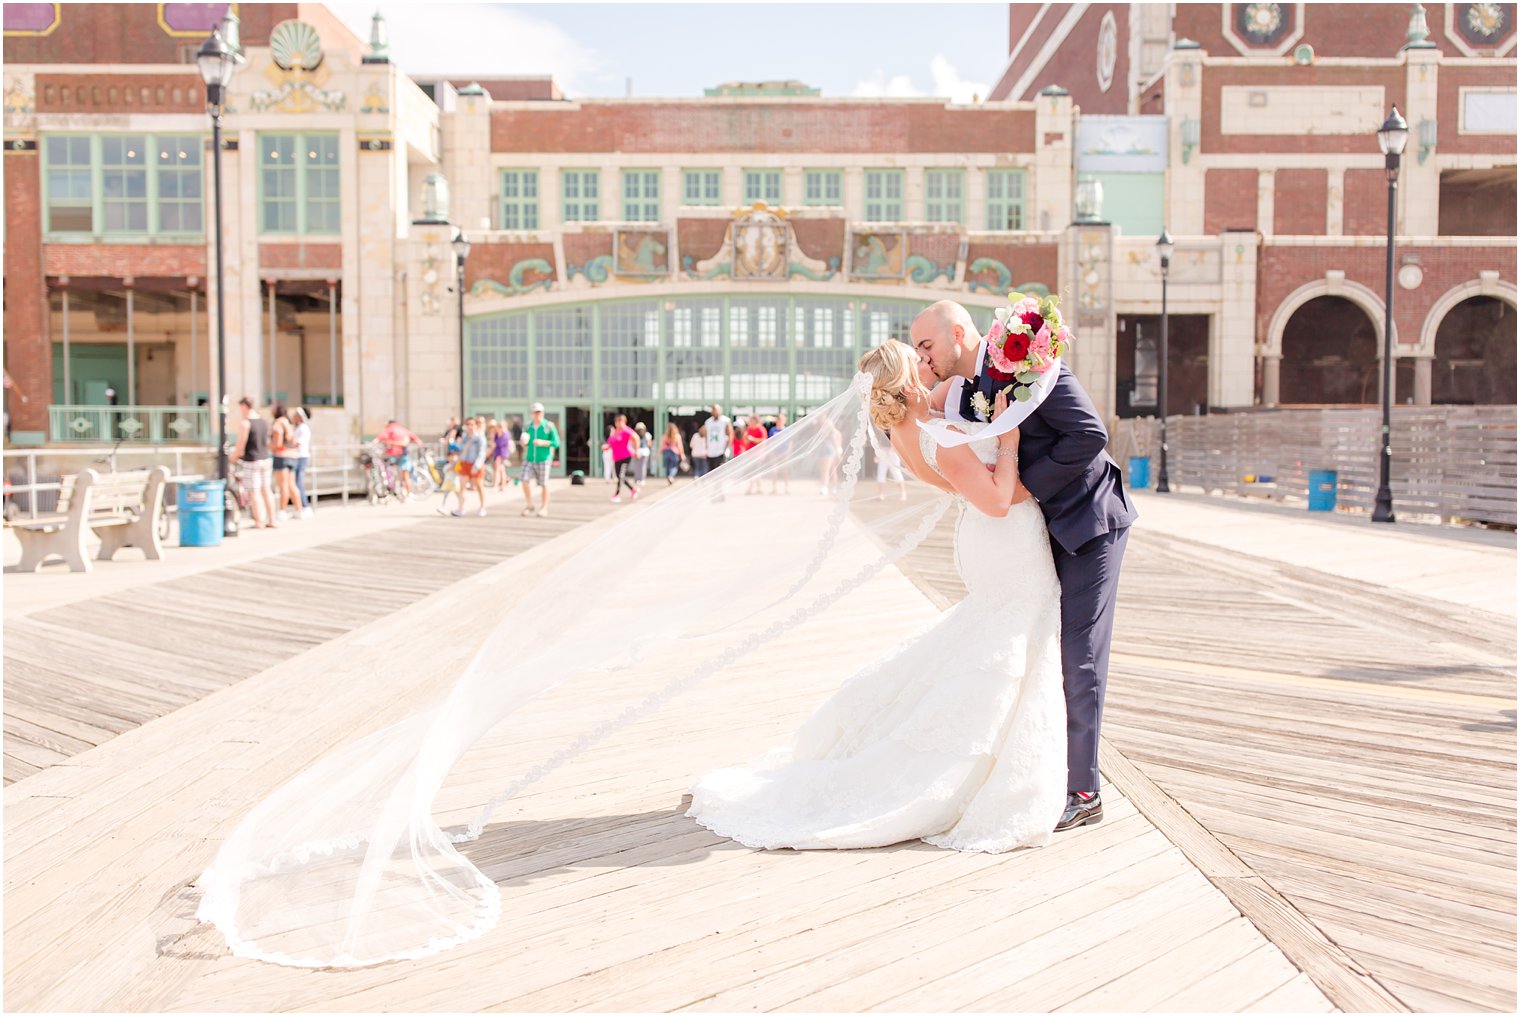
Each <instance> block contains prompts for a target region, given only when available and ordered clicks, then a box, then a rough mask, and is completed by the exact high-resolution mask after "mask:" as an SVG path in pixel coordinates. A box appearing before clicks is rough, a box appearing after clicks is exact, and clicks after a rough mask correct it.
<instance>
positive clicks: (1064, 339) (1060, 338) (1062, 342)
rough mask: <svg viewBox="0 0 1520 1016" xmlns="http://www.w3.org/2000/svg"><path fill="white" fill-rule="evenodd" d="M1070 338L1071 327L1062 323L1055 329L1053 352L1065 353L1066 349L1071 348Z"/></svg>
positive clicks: (1063, 354) (1058, 354)
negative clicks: (1054, 347)
mask: <svg viewBox="0 0 1520 1016" xmlns="http://www.w3.org/2000/svg"><path fill="white" fill-rule="evenodd" d="M1071 338H1072V336H1071V329H1070V328H1067V327H1066V326H1065V325H1062V326H1061V327H1060V329H1059V330H1057V332H1056V349H1055V354H1056V355H1057V356H1065V355H1066V351H1067V350H1068V349H1070V348H1071Z"/></svg>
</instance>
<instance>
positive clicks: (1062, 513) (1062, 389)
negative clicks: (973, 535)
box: [962, 363, 1139, 553]
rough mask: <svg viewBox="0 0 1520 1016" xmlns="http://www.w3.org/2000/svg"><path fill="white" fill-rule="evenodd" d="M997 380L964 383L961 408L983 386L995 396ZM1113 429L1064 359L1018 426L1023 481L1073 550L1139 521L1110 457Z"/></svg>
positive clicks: (1055, 534)
mask: <svg viewBox="0 0 1520 1016" xmlns="http://www.w3.org/2000/svg"><path fill="white" fill-rule="evenodd" d="M996 387H1000V384H999V383H998V382H994V381H992V379H990V378H988V377H986V376H985V375H978V376H977V377H976V378H975V379H974V381H973V382H972V383H971V384H967V385H963V386H962V395H963V402H965V403H967V405H966V406H965V408H964V409H963V410H962V413H963V415H966V416H967V418H968V419H974V417H971V416H970V415H969V397H970V394H971V393H972V392H973V391H977V390H980V391H982V392H983V393H984V394H986V395H987V397H988V400H989V401H990V400H991V398H992V395H991V392H992V390H993V389H994V388H996ZM1107 447H1108V430H1107V429H1106V428H1105V427H1104V426H1103V420H1102V418H1101V417H1099V416H1098V410H1097V408H1096V407H1094V406H1093V404H1092V400H1091V399H1089V398H1088V397H1087V392H1086V391H1085V390H1084V389H1083V388H1082V386H1081V385H1080V384H1078V383H1077V379H1076V377H1075V376H1074V375H1073V374H1072V372H1071V371H1070V370H1069V369H1068V368H1067V366H1066V364H1064V363H1063V364H1061V373H1060V374H1059V375H1058V376H1057V377H1056V380H1055V384H1054V386H1053V387H1052V388H1051V390H1050V394H1049V395H1047V396H1046V397H1045V401H1044V402H1042V403H1041V404H1040V407H1039V408H1038V409H1036V410H1035V411H1034V413H1033V414H1031V415H1030V417H1029V418H1028V419H1027V420H1025V421H1024V422H1023V423H1022V424H1021V425H1020V426H1019V482H1021V483H1023V485H1024V486H1025V487H1027V488H1029V491H1030V493H1032V494H1033V495H1034V496H1035V498H1036V500H1038V501H1039V503H1040V510H1041V511H1043V512H1044V513H1045V522H1046V525H1047V526H1048V528H1049V529H1050V537H1051V539H1053V540H1055V541H1056V542H1057V543H1059V544H1060V545H1061V546H1062V547H1064V548H1065V549H1066V550H1067V551H1068V552H1071V553H1075V552H1076V550H1077V548H1078V547H1080V546H1082V545H1083V544H1084V543H1086V542H1088V541H1089V540H1091V539H1093V538H1095V537H1098V536H1102V535H1103V534H1104V533H1108V532H1112V531H1113V530H1116V529H1123V528H1124V527H1125V526H1128V525H1129V524H1130V523H1132V522H1134V521H1135V519H1136V518H1137V517H1138V515H1139V513H1138V512H1136V511H1135V506H1134V503H1133V502H1132V501H1130V499H1129V495H1128V494H1126V493H1125V492H1124V481H1123V477H1122V475H1121V473H1120V471H1119V466H1118V465H1117V464H1116V463H1115V462H1114V460H1113V459H1112V458H1110V457H1109V454H1108V451H1107Z"/></svg>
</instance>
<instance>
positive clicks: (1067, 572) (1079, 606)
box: [1051, 526, 1129, 792]
mask: <svg viewBox="0 0 1520 1016" xmlns="http://www.w3.org/2000/svg"><path fill="white" fill-rule="evenodd" d="M1128 541H1129V527H1128V526H1126V527H1124V528H1123V529H1118V530H1114V531H1112V532H1108V533H1104V534H1103V535H1102V536H1098V537H1095V538H1093V539H1091V540H1089V541H1087V542H1086V543H1084V544H1083V545H1082V546H1080V547H1078V548H1077V550H1076V552H1075V553H1072V552H1070V551H1067V550H1066V548H1064V547H1062V546H1061V545H1060V544H1059V543H1056V542H1055V541H1053V540H1052V541H1051V550H1052V553H1053V554H1054V556H1055V563H1056V576H1057V577H1058V578H1059V579H1060V580H1061V671H1062V674H1063V676H1064V679H1065V686H1066V789H1067V790H1081V791H1086V792H1091V791H1096V790H1097V789H1098V733H1099V731H1100V729H1101V727H1102V724H1103V693H1104V692H1105V691H1106V690H1107V688H1108V651H1109V644H1110V642H1111V641H1112V640H1113V635H1114V604H1115V601H1116V600H1117V599H1118V593H1119V564H1120V562H1121V561H1122V560H1123V558H1124V546H1125V544H1126V543H1127V542H1128Z"/></svg>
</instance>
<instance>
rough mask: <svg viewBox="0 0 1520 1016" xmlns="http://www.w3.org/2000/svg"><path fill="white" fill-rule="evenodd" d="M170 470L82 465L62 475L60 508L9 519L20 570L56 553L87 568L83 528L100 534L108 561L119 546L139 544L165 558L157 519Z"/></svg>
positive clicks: (79, 568)
mask: <svg viewBox="0 0 1520 1016" xmlns="http://www.w3.org/2000/svg"><path fill="white" fill-rule="evenodd" d="M168 480H169V470H168V468H167V467H165V466H159V467H158V468H156V469H153V470H146V469H142V470H134V471H132V472H128V473H107V474H105V475H104V476H101V475H100V474H99V473H97V472H95V470H93V469H86V470H84V471H83V472H81V473H76V474H75V475H73V476H65V477H64V478H63V481H62V483H61V484H60V489H59V491H58V510H57V511H56V512H55V513H54V514H51V515H46V516H43V517H41V518H36V519H21V520H18V521H16V522H13V523H11V528H12V529H14V530H15V531H16V537H17V538H18V539H19V540H20V541H21V564H20V569H21V570H22V571H27V572H35V571H37V570H38V569H39V568H41V567H42V564H43V562H44V561H46V560H47V559H48V558H50V557H52V556H53V555H55V554H56V555H57V556H59V557H61V558H63V560H64V561H65V562H66V563H67V564H68V566H69V570H70V571H82V572H87V571H89V570H90V568H91V565H90V560H89V558H88V557H87V556H86V554H85V546H84V537H85V530H86V529H92V530H94V531H95V533H96V535H98V536H99V537H100V554H99V558H100V560H102V561H109V560H111V558H112V557H113V556H114V555H115V554H116V552H117V551H118V550H120V549H121V548H123V547H138V548H140V549H141V550H142V552H143V554H144V555H146V557H147V558H148V560H150V561H159V560H162V559H163V556H164V550H163V545H162V544H160V543H159V539H158V524H159V518H160V516H162V514H163V511H164V484H165V483H167V482H168Z"/></svg>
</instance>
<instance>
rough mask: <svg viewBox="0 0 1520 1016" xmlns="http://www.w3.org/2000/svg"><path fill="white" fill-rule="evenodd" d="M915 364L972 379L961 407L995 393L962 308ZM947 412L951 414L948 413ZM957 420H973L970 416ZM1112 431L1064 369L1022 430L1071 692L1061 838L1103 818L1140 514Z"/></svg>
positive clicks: (923, 332)
mask: <svg viewBox="0 0 1520 1016" xmlns="http://www.w3.org/2000/svg"><path fill="white" fill-rule="evenodd" d="M909 334H910V336H911V338H912V341H913V348H914V349H915V350H917V352H918V358H919V359H920V360H921V361H922V362H923V363H924V364H925V365H927V366H928V368H929V369H930V370H931V371H932V372H933V373H934V376H935V377H937V378H939V379H940V380H941V381H944V380H948V379H949V378H950V377H952V376H955V375H960V376H961V377H965V378H970V379H971V382H972V383H971V384H968V385H965V386H964V388H963V391H964V397H965V398H966V399H969V398H970V396H971V394H973V393H974V392H976V391H981V392H982V393H983V394H984V395H986V396H987V398H988V399H989V400H990V399H991V398H992V395H993V392H992V388H993V387H994V385H993V382H992V380H991V379H990V378H986V377H984V376H983V372H982V365H983V363H984V362H985V359H986V349H987V347H986V345H985V344H984V343H983V341H982V337H981V335H980V334H979V333H978V332H977V330H976V325H975V324H974V323H973V322H972V320H971V315H970V314H969V313H967V311H966V308H964V307H962V306H961V305H960V304H958V303H956V302H954V301H953V300H940V301H939V302H938V303H934V304H931V305H929V307H927V308H926V309H925V310H924V311H923V312H922V313H920V314H919V315H918V317H917V318H915V319H914V321H913V326H912V329H911V331H910V333H909ZM945 408H946V410H947V411H951V410H955V409H956V407H954V406H946V407H945ZM961 415H962V416H963V417H965V418H966V419H974V418H975V417H974V416H972V414H971V413H970V411H969V410H968V409H966V408H964V407H962V409H961ZM1107 445H1108V431H1107V430H1105V429H1104V427H1103V421H1102V419H1100V418H1099V416H1098V411H1097V410H1096V409H1095V408H1094V407H1093V404H1092V400H1091V399H1089V398H1088V397H1087V393H1086V392H1085V391H1083V390H1082V386H1081V385H1080V384H1078V383H1077V379H1076V377H1075V376H1073V375H1072V373H1071V371H1070V370H1069V369H1068V368H1067V366H1066V364H1064V363H1063V364H1061V372H1060V374H1059V376H1058V377H1057V378H1056V380H1055V383H1054V385H1053V386H1052V387H1051V389H1050V394H1049V395H1047V396H1046V397H1045V401H1044V402H1042V403H1041V404H1040V407H1039V408H1038V409H1036V410H1035V411H1034V413H1033V415H1031V416H1030V417H1029V419H1027V420H1025V421H1024V422H1023V424H1022V425H1020V427H1019V482H1020V483H1021V484H1023V485H1024V486H1025V487H1026V488H1027V489H1028V490H1029V492H1030V493H1031V494H1033V495H1034V498H1035V500H1036V501H1038V502H1039V504H1040V510H1041V511H1043V512H1044V513H1045V524H1046V527H1047V528H1048V529H1049V530H1050V549H1051V552H1052V554H1053V555H1054V556H1055V563H1056V575H1057V576H1058V577H1059V578H1060V580H1061V670H1062V673H1063V676H1064V679H1065V685H1066V791H1067V793H1066V811H1065V813H1064V814H1062V816H1061V821H1060V822H1059V823H1058V824H1057V825H1056V832H1061V831H1062V830H1065V829H1072V828H1075V827H1076V826H1080V825H1090V824H1092V823H1095V822H1098V821H1100V820H1101V819H1102V818H1103V802H1102V800H1101V799H1100V798H1099V796H1098V732H1099V728H1100V726H1101V724H1102V722H1103V692H1104V689H1105V688H1106V687H1107V685H1108V649H1109V643H1110V641H1111V640H1112V638H1113V633H1114V600H1115V598H1116V596H1117V594H1118V591H1119V563H1120V561H1121V560H1122V559H1123V557H1124V544H1125V542H1126V541H1127V540H1128V538H1129V526H1130V523H1132V522H1134V521H1135V517H1136V512H1135V507H1134V505H1133V504H1132V503H1131V502H1130V500H1129V497H1128V495H1126V494H1125V493H1124V485H1123V483H1122V482H1121V481H1120V475H1119V467H1118V466H1117V465H1116V464H1115V463H1114V460H1113V459H1111V458H1109V456H1108V452H1107V451H1106V450H1105V449H1106V447H1107Z"/></svg>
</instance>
